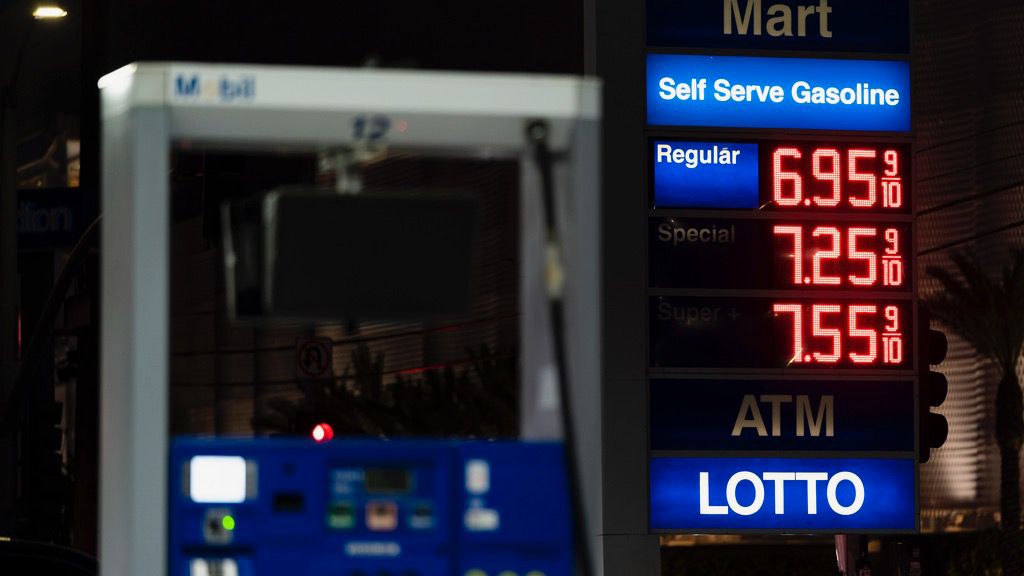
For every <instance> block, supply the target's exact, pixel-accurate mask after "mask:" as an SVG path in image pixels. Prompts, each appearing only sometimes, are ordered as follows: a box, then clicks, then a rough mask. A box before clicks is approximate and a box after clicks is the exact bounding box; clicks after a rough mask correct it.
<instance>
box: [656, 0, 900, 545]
mask: <svg viewBox="0 0 1024 576" xmlns="http://www.w3.org/2000/svg"><path fill="white" fill-rule="evenodd" d="M831 2H832V3H830V2H823V3H822V4H821V6H820V8H821V11H820V12H817V11H815V10H814V9H811V8H807V7H806V6H803V5H799V6H796V5H793V4H786V3H784V4H777V5H773V6H770V7H769V8H770V10H768V11H767V12H765V13H763V14H761V11H762V8H764V7H766V6H767V5H761V4H758V3H744V2H738V3H737V2H726V3H725V4H724V5H723V4H716V5H714V6H712V5H707V6H704V7H699V6H690V5H689V4H693V3H689V4H687V3H685V2H683V3H680V2H673V1H670V0H649V1H648V2H647V4H646V10H647V14H648V22H647V27H646V29H647V41H648V47H649V48H650V49H651V51H650V52H649V53H648V54H647V55H646V59H645V64H646V70H645V72H646V76H645V78H646V81H645V85H644V92H645V95H646V99H645V101H644V102H645V109H644V112H645V119H646V125H645V131H644V132H645V138H646V139H645V140H643V142H644V145H645V146H646V163H647V182H648V185H649V186H648V188H647V190H646V193H647V195H648V196H647V201H648V203H647V207H648V211H647V212H646V214H645V216H644V217H645V220H646V241H647V254H646V264H647V270H646V276H647V293H646V294H647V306H648V307H647V317H646V329H647V343H646V352H647V362H648V365H647V374H648V380H647V390H646V393H647V397H646V400H647V402H648V412H647V414H648V417H649V420H648V424H649V426H648V430H649V438H648V447H647V448H648V451H649V452H648V457H649V458H648V462H649V466H648V477H647V480H648V484H647V488H648V493H647V496H648V506H649V508H648V519H649V529H650V530H651V531H653V532H760V533H780V532H781V533H793V532H833V533H835V532H846V533H849V532H858V531H863V532H877V531H889V532H910V531H914V530H915V529H916V528H917V515H918V510H917V505H918V502H917V494H916V485H917V466H916V464H917V460H916V454H915V450H916V448H917V442H918V439H917V426H916V425H917V420H916V410H917V383H916V381H915V376H914V368H915V361H914V359H915V334H914V327H915V326H916V322H915V314H916V311H917V309H916V284H915V277H914V268H915V264H916V262H915V243H914V233H915V226H914V203H913V193H914V190H913V174H912V147H911V143H910V140H909V138H908V135H907V133H908V132H909V131H910V129H911V124H910V102H911V95H910V80H909V79H910V64H909V61H908V59H907V58H903V57H879V58H867V59H866V58H865V57H864V56H863V55H861V56H854V55H848V56H847V57H844V58H839V59H835V58H833V57H832V56H831V55H830V56H829V58H830V59H821V58H799V57H776V56H775V55H774V54H773V55H771V56H764V55H760V54H742V52H741V51H742V50H744V49H750V48H752V47H761V46H764V47H769V46H770V47H772V48H773V49H774V50H789V51H792V50H807V49H813V48H814V47H816V46H819V45H820V46H825V45H828V46H832V47H833V48H834V49H835V50H847V51H858V52H863V51H870V50H873V49H877V50H879V51H882V50H883V48H882V47H883V46H888V47H889V48H893V49H894V51H902V50H903V47H904V46H906V42H907V38H908V35H906V30H905V28H906V24H907V20H908V17H909V16H908V15H909V9H908V5H907V4H906V3H905V2H877V1H876V0H869V1H868V2H867V3H865V2H852V1H851V2H846V0H831ZM833 4H834V5H833ZM883 4H884V7H882V6H883ZM715 6H717V8H716V7H715ZM722 6H725V8H726V9H725V11H724V13H723V11H722V10H721V8H722ZM794 6H795V8H796V9H799V10H801V11H803V13H804V14H805V15H806V16H808V20H807V21H810V17H811V16H812V15H817V20H816V22H817V23H818V24H819V25H820V26H819V28H818V32H819V34H818V37H814V34H812V32H813V31H812V30H809V29H807V28H806V26H805V29H804V32H799V30H798V31H797V34H796V35H793V34H787V33H786V29H785V17H784V16H780V14H783V13H785V9H787V7H788V8H790V9H793V7H794ZM780 7H781V8H780ZM879 7H882V8H879ZM776 8H778V10H776ZM833 9H834V11H833ZM840 12H842V13H843V14H845V16H843V17H842V18H841V20H842V22H841V23H840V22H839V21H838V20H835V21H833V20H832V17H833V16H837V15H838V14H839V13H840ZM883 12H884V13H885V14H887V15H888V16H887V17H890V18H891V19H890V20H886V21H885V22H881V20H879V19H878V18H876V17H880V15H881V14H882V13H883ZM759 14H761V16H764V17H766V18H772V19H771V20H765V21H764V22H762V23H767V22H769V21H770V22H771V24H770V26H774V32H773V31H772V29H771V28H765V30H766V32H765V34H761V33H760V32H758V29H759V27H760V26H761V24H762V23H759V20H758V18H759V17H760V16H759ZM869 15H870V16H871V18H869V20H870V22H872V23H873V24H870V25H866V24H865V25H861V24H858V23H857V19H858V18H859V17H864V18H868V17H869ZM683 16H685V18H684V17H683ZM655 20H656V21H655ZM866 22H867V21H865V23H866ZM833 25H835V27H834V28H833ZM766 26H768V24H766ZM887 27H889V28H891V29H893V30H901V31H902V33H901V34H900V35H894V34H893V33H891V31H890V32H886V31H885V30H886V28H887ZM841 28H844V29H845V30H844V31H843V32H840V29H841ZM854 30H856V32H853V31H854ZM833 31H834V32H835V34H833ZM748 33H749V34H750V35H752V36H749V37H745V38H740V35H748ZM872 35H879V36H880V37H882V41H878V40H877V39H876V40H868V38H869V37H870V36H872ZM885 40H889V41H890V42H886V41H885ZM681 47H685V48H686V49H687V51H686V52H687V53H681V51H679V50H677V48H681ZM701 47H717V48H729V49H731V50H732V52H731V53H730V54H728V55H724V54H697V53H692V52H693V49H695V48H701ZM715 128H723V129H725V130H723V131H722V132H720V133H717V134H716V133H714V131H713V129H715ZM709 129H711V130H709ZM826 131H828V132H826Z"/></svg>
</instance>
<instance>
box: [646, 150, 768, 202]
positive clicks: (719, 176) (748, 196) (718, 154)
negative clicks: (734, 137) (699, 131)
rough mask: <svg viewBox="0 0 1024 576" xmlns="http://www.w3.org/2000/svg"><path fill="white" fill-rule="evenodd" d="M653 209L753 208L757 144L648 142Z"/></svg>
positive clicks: (755, 194)
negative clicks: (651, 169) (652, 178)
mask: <svg viewBox="0 0 1024 576" xmlns="http://www.w3.org/2000/svg"><path fill="white" fill-rule="evenodd" d="M651 159H652V161H653V163H654V206H655V207H656V208H757V205H758V169H757V166H758V158H757V144H738V143H730V142H671V141H657V142H654V143H653V144H652V150H651Z"/></svg>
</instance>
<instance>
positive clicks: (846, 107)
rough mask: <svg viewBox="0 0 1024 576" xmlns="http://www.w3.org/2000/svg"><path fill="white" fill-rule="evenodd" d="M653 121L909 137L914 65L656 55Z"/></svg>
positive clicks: (650, 87) (650, 59)
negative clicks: (911, 70) (809, 129)
mask: <svg viewBox="0 0 1024 576" xmlns="http://www.w3.org/2000/svg"><path fill="white" fill-rule="evenodd" d="M647 123H648V124H649V125H655V126H715V127H729V128H812V129H829V130H864V131H883V132H907V131H909V130H910V63H909V62H904V61H878V60H816V59H808V58H757V57H745V56H697V55H682V54H648V55H647Z"/></svg>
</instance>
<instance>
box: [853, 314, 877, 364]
mask: <svg viewBox="0 0 1024 576" xmlns="http://www.w3.org/2000/svg"><path fill="white" fill-rule="evenodd" d="M867 314H871V316H872V317H873V316H875V315H876V314H878V307H877V306H875V305H874V304H863V305H851V306H850V339H851V340H852V339H853V338H866V339H867V341H868V351H867V353H866V354H862V353H859V352H850V360H853V362H854V363H855V364H870V363H871V362H874V361H875V359H876V358H877V357H878V331H876V330H872V329H870V328H860V327H859V326H858V323H857V317H858V316H860V315H867Z"/></svg>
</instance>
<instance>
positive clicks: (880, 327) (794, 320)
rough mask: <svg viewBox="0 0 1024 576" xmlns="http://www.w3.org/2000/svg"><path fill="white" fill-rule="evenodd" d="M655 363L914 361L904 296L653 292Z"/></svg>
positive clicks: (902, 365)
mask: <svg viewBox="0 0 1024 576" xmlns="http://www.w3.org/2000/svg"><path fill="white" fill-rule="evenodd" d="M650 310H651V313H650V355H651V357H650V362H651V366H652V367H656V368H726V367H735V368H793V369H801V368H834V367H842V368H855V367H860V368H872V369H906V370H909V369H911V368H912V367H913V354H912V353H911V349H910V348H911V342H912V338H911V334H912V332H911V330H910V327H911V326H913V318H912V317H911V316H912V306H911V302H910V301H907V300H887V299H882V300H878V299H860V300H849V299H841V298H829V297H827V296H818V297H807V296H801V297H786V296H779V297H773V298H767V297H756V298H746V297H697V296H652V297H651V302H650Z"/></svg>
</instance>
